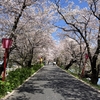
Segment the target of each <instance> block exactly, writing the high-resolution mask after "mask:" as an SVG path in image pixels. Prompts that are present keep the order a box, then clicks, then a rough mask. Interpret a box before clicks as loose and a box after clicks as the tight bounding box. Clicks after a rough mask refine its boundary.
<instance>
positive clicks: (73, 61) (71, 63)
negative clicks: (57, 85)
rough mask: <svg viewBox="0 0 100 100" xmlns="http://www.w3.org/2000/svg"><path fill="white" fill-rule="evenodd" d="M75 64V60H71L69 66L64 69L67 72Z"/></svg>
mask: <svg viewBox="0 0 100 100" xmlns="http://www.w3.org/2000/svg"><path fill="white" fill-rule="evenodd" d="M75 62H76V60H73V59H71V60H70V62H69V64H68V65H66V66H65V69H66V70H68V69H69V68H70V67H71V66H72V65H73V63H75Z"/></svg>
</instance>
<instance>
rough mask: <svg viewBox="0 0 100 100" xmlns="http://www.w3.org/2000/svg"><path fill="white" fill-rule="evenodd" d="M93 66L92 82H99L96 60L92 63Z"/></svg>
mask: <svg viewBox="0 0 100 100" xmlns="http://www.w3.org/2000/svg"><path fill="white" fill-rule="evenodd" d="M91 67H92V75H91V82H92V84H97V82H98V71H97V68H96V63H95V61H94V62H93V63H91Z"/></svg>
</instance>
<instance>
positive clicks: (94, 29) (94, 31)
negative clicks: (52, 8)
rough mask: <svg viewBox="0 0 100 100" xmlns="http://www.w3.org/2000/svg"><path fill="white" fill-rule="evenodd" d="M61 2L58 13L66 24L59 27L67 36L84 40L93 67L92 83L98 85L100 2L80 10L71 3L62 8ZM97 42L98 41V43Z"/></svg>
mask: <svg viewBox="0 0 100 100" xmlns="http://www.w3.org/2000/svg"><path fill="white" fill-rule="evenodd" d="M59 1H60V0H58V2H56V6H57V12H58V14H59V15H60V18H61V19H62V20H63V21H64V22H65V25H66V26H64V27H61V26H58V27H59V28H60V29H62V30H63V31H65V32H66V34H67V35H68V36H70V37H72V38H73V36H75V37H76V38H77V39H78V37H81V38H82V41H83V42H84V43H85V46H86V50H87V53H88V56H89V60H90V65H91V70H92V74H91V82H92V83H93V84H97V81H98V70H97V60H98V55H99V49H100V46H99V45H100V43H99V41H100V40H99V36H100V35H99V33H100V28H99V15H98V13H97V11H98V12H99V7H98V5H99V4H100V1H99V0H90V1H89V2H88V3H89V5H90V6H89V7H90V9H88V8H83V9H80V8H79V7H78V6H75V5H74V3H73V2H72V3H71V2H70V3H69V5H68V6H66V7H62V8H61V7H60V2H59ZM96 40H97V41H96ZM91 47H92V48H95V51H94V52H91Z"/></svg>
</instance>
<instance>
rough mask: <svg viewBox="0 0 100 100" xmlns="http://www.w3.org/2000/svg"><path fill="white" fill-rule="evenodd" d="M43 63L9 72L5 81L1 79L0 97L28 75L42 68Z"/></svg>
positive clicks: (19, 83)
mask: <svg viewBox="0 0 100 100" xmlns="http://www.w3.org/2000/svg"><path fill="white" fill-rule="evenodd" d="M42 66H43V65H40V64H36V65H33V66H32V67H31V68H28V67H27V68H18V69H16V70H15V71H11V72H9V74H8V76H7V77H6V80H5V81H0V98H1V97H2V96H4V95H6V94H7V92H11V91H12V90H13V89H15V88H17V87H18V86H19V85H21V84H22V83H23V82H24V81H25V80H26V79H27V78H28V77H30V76H31V75H32V74H33V73H34V72H36V71H37V70H38V69H40V68H41V67H42Z"/></svg>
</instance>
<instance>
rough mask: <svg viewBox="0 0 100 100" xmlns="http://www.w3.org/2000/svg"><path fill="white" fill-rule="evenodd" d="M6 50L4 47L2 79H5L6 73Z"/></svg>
mask: <svg viewBox="0 0 100 100" xmlns="http://www.w3.org/2000/svg"><path fill="white" fill-rule="evenodd" d="M7 52H8V49H5V54H4V72H3V78H2V80H3V81H5V74H6V65H7V64H6V58H7Z"/></svg>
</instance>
